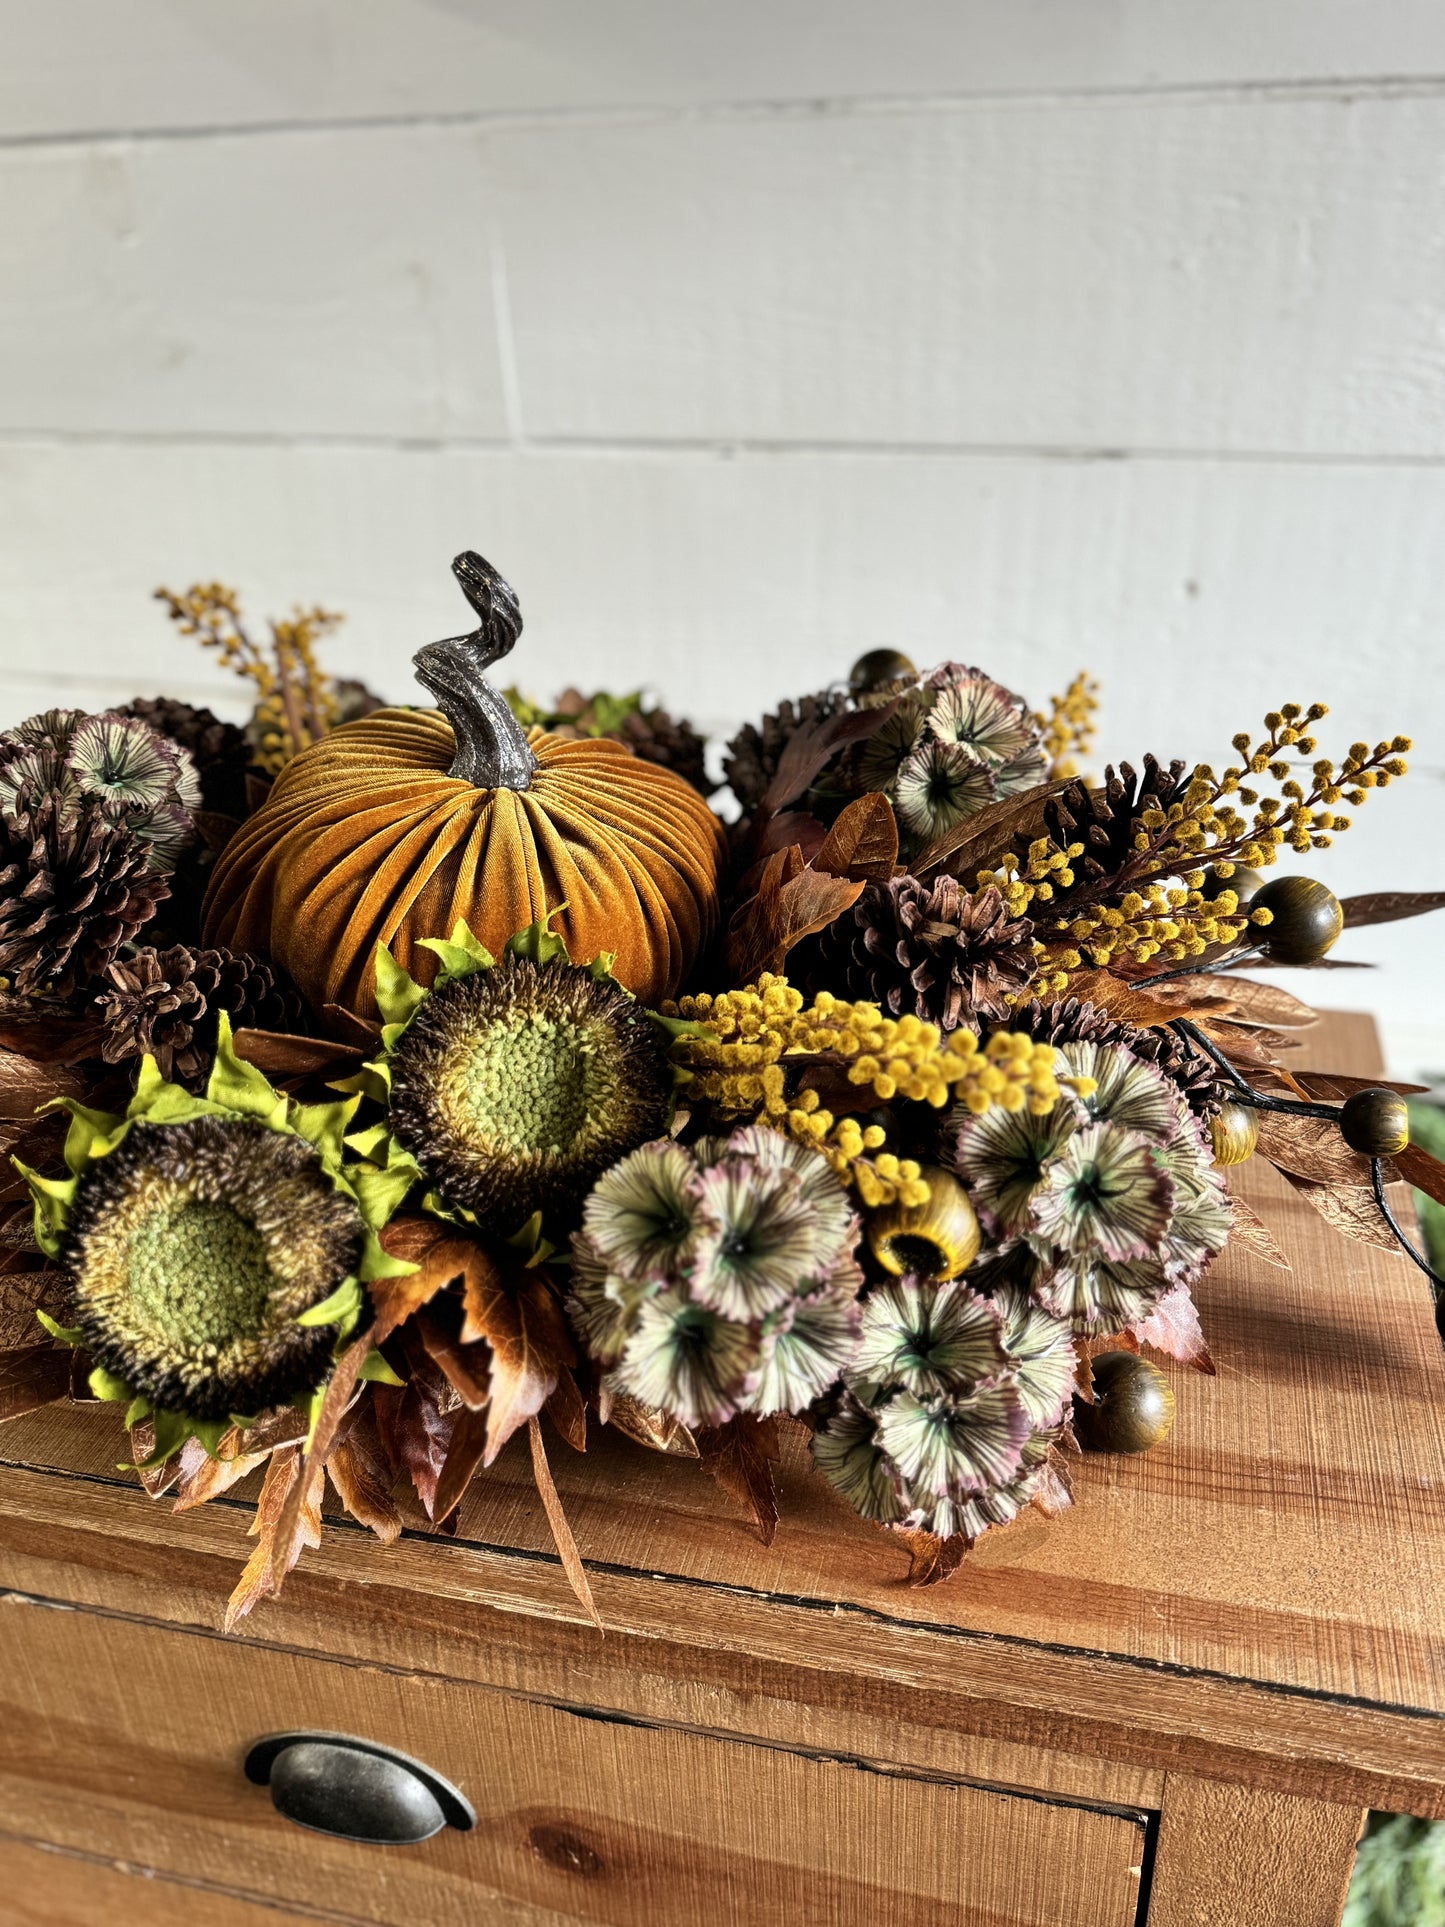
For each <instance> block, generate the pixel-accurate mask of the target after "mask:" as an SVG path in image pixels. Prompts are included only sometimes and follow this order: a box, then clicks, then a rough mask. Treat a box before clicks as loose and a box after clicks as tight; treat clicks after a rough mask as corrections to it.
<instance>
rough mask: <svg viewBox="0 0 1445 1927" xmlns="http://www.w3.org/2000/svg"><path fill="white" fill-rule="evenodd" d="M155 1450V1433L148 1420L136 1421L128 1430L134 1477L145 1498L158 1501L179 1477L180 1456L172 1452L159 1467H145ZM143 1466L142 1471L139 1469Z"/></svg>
mask: <svg viewBox="0 0 1445 1927" xmlns="http://www.w3.org/2000/svg"><path fill="white" fill-rule="evenodd" d="M155 1449H156V1432H155V1427H154V1425H152V1423H151V1421H150V1420H149V1419H148V1418H143V1419H138V1420H137V1421H136V1423H135V1424H134V1425H133V1426H132V1427H131V1428H130V1456H131V1462H132V1463H133V1464H134V1465H135V1467H136V1477H137V1478H138V1479H139V1480H140V1483H141V1490H142V1491H143V1492H144V1493H145V1495H146V1497H147V1498H150V1499H159V1498H163V1497H164V1495H165V1494H166V1493H167V1492H169V1491H170V1489H171V1487H172V1486H173V1485H175V1484H176V1483H177V1482H178V1481H179V1479H180V1476H181V1455H180V1453H179V1452H173V1453H172V1454H171V1456H170V1457H169V1458H168V1459H166V1460H165V1461H164V1462H163V1463H162V1464H160V1465H146V1463H145V1462H146V1460H147V1459H148V1458H149V1457H150V1455H151V1453H152V1452H154V1451H155ZM143 1466H144V1468H145V1469H144V1470H143V1471H142V1470H141V1469H140V1468H141V1467H143Z"/></svg>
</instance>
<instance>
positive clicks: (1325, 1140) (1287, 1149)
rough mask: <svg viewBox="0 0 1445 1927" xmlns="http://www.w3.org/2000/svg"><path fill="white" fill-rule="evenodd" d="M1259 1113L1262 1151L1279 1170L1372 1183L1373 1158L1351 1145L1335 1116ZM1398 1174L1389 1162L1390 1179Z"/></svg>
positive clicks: (1329, 1180) (1323, 1180) (1315, 1180)
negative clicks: (1363, 1155) (1371, 1165)
mask: <svg viewBox="0 0 1445 1927" xmlns="http://www.w3.org/2000/svg"><path fill="white" fill-rule="evenodd" d="M1256 1115H1257V1117H1258V1121H1259V1154H1260V1156H1261V1157H1264V1158H1268V1160H1269V1162H1270V1163H1271V1164H1273V1165H1275V1166H1276V1167H1277V1168H1278V1169H1279V1170H1281V1171H1285V1172H1288V1173H1289V1174H1290V1175H1292V1176H1294V1177H1299V1178H1308V1179H1309V1181H1310V1182H1311V1183H1312V1184H1344V1185H1357V1186H1359V1185H1366V1186H1367V1185H1368V1184H1369V1182H1370V1160H1369V1159H1368V1158H1364V1157H1361V1156H1360V1154H1359V1152H1358V1151H1352V1150H1351V1149H1350V1147H1349V1145H1348V1144H1346V1143H1345V1140H1344V1139H1343V1138H1342V1137H1341V1136H1340V1127H1339V1125H1338V1124H1336V1123H1335V1121H1334V1119H1333V1118H1325V1117H1290V1116H1288V1115H1287V1114H1283V1113H1280V1112H1277V1111H1260V1112H1258V1113H1256ZM1394 1176H1395V1173H1394V1171H1393V1169H1392V1168H1391V1167H1389V1166H1386V1167H1385V1178H1386V1182H1387V1183H1388V1182H1390V1181H1391V1180H1392V1179H1393V1178H1394Z"/></svg>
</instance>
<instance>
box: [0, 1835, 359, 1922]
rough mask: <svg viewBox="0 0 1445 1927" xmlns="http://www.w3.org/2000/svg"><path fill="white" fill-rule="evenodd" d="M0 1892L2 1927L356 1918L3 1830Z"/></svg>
mask: <svg viewBox="0 0 1445 1927" xmlns="http://www.w3.org/2000/svg"><path fill="white" fill-rule="evenodd" d="M0 1897H3V1900H0V1905H3V1917H4V1920H5V1922H6V1927H97V1923H98V1922H101V1921H116V1922H123V1923H126V1924H127V1927H129V1924H130V1923H132V1922H137V1923H138V1922H140V1921H144V1922H145V1924H146V1927H194V1923H195V1922H196V1921H197V1920H198V1919H200V1920H204V1922H205V1927H301V1923H306V1922H312V1921H318V1920H320V1921H339V1922H344V1923H345V1927H352V1921H353V1920H354V1919H355V1917H354V1916H347V1915H345V1914H340V1913H337V1912H335V1911H334V1910H333V1909H330V1908H328V1909H325V1910H321V1909H316V1908H311V1907H307V1908H305V1909H304V1910H298V1909H296V1908H293V1907H290V1906H286V1905H284V1904H281V1903H278V1902H275V1901H269V1900H257V1899H255V1898H254V1897H252V1896H249V1895H246V1894H243V1893H240V1892H236V1891H232V1890H231V1889H229V1888H223V1887H217V1886H213V1885H211V1884H209V1883H206V1882H200V1881H181V1880H176V1879H174V1878H170V1877H167V1876H166V1875H164V1874H158V1873H157V1872H156V1870H155V1868H154V1867H143V1866H139V1865H137V1864H136V1863H135V1862H134V1861H131V1860H107V1859H105V1858H103V1857H102V1856H100V1855H98V1854H90V1853H80V1852H77V1851H75V1850H73V1849H70V1848H64V1847H56V1846H53V1845H51V1844H50V1843H49V1842H42V1841H34V1840H17V1839H15V1838H13V1837H12V1836H11V1835H8V1834H0Z"/></svg>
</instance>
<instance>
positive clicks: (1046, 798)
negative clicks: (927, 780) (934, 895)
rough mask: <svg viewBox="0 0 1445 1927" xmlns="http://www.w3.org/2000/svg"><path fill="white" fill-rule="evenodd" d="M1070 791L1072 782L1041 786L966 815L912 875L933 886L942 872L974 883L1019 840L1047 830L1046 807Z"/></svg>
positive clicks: (917, 863)
mask: <svg viewBox="0 0 1445 1927" xmlns="http://www.w3.org/2000/svg"><path fill="white" fill-rule="evenodd" d="M1067 788H1068V783H1067V782H1066V781H1065V782H1056V783H1038V784H1035V786H1034V788H1033V789H1031V790H1020V791H1019V793H1018V794H1017V795H1016V796H1005V797H1002V798H1001V799H1000V800H999V801H998V802H997V803H990V804H989V806H988V808H987V809H986V810H979V811H978V812H977V813H976V814H975V815H973V816H966V817H965V818H964V820H963V821H962V822H961V823H958V824H956V825H955V826H954V827H953V829H951V830H945V831H944V833H943V835H942V836H937V837H935V838H934V839H933V841H932V842H931V843H930V844H928V845H927V846H926V848H925V849H923V850H922V851H920V853H919V854H918V856H917V857H915V858H914V860H913V862H912V863H911V864H910V865H909V869H910V870H911V872H912V874H913V875H914V876H916V877H918V878H919V879H920V881H922V882H924V883H930V882H932V880H933V879H934V877H936V876H937V875H938V874H939V873H940V872H941V871H943V870H947V872H948V874H949V875H950V876H955V877H958V878H959V879H960V880H961V881H967V882H971V881H972V879H973V876H974V873H975V872H976V871H978V870H992V869H995V868H996V867H997V863H998V859H999V858H1000V857H1002V855H1003V853H1004V851H1005V850H1007V849H1008V848H1009V846H1010V845H1011V844H1012V843H1013V842H1014V840H1015V839H1016V838H1018V837H1025V836H1027V837H1033V836H1037V835H1038V833H1039V831H1040V830H1041V829H1042V828H1043V823H1044V810H1045V807H1046V806H1047V805H1048V804H1049V803H1050V802H1051V801H1052V800H1053V798H1054V797H1056V796H1059V795H1061V794H1062V793H1063V791H1064V790H1066V789H1067Z"/></svg>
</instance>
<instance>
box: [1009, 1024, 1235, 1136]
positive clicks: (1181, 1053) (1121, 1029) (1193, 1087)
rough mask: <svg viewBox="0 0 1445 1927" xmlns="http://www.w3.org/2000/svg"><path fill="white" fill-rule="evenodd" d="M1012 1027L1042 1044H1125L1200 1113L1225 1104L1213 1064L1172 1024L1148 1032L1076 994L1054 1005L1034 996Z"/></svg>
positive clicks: (1210, 1111)
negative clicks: (1151, 1065) (1167, 1079)
mask: <svg viewBox="0 0 1445 1927" xmlns="http://www.w3.org/2000/svg"><path fill="white" fill-rule="evenodd" d="M1009 1028H1010V1029H1011V1030H1022V1031H1027V1032H1028V1034H1029V1036H1030V1037H1032V1038H1033V1039H1034V1040H1035V1042H1037V1043H1041V1044H1123V1045H1124V1046H1125V1047H1126V1048H1127V1049H1128V1050H1131V1051H1132V1052H1133V1053H1134V1055H1135V1056H1136V1057H1142V1058H1144V1059H1145V1060H1146V1062H1148V1063H1150V1064H1153V1065H1154V1066H1155V1068H1156V1069H1157V1070H1161V1071H1162V1072H1163V1073H1164V1075H1165V1076H1166V1077H1167V1078H1169V1080H1170V1081H1171V1082H1172V1083H1173V1084H1174V1085H1175V1087H1176V1088H1177V1089H1178V1091H1179V1093H1180V1095H1181V1096H1182V1097H1183V1099H1184V1101H1185V1103H1186V1104H1187V1105H1188V1106H1189V1108H1190V1110H1191V1111H1193V1112H1194V1113H1195V1115H1196V1116H1198V1117H1212V1116H1213V1115H1214V1113H1215V1112H1216V1111H1217V1110H1218V1109H1219V1107H1220V1104H1221V1103H1222V1102H1223V1099H1224V1092H1223V1091H1222V1089H1221V1088H1220V1083H1219V1073H1218V1071H1217V1070H1216V1069H1215V1067H1214V1065H1213V1064H1212V1063H1211V1062H1210V1061H1209V1059H1208V1058H1207V1057H1206V1056H1205V1055H1204V1053H1203V1051H1199V1050H1196V1049H1195V1048H1194V1046H1193V1045H1192V1044H1190V1043H1189V1042H1188V1041H1187V1039H1185V1038H1183V1037H1181V1036H1180V1035H1179V1033H1178V1031H1176V1030H1174V1029H1172V1028H1171V1027H1170V1026H1169V1025H1168V1024H1164V1025H1160V1026H1153V1027H1151V1028H1149V1029H1147V1030H1146V1029H1144V1028H1143V1027H1142V1026H1140V1025H1138V1024H1129V1023H1125V1022H1124V1021H1123V1020H1122V1019H1121V1018H1118V1017H1111V1016H1110V1015H1109V1014H1108V1012H1107V1011H1104V1010H1100V1008H1099V1007H1098V1005H1097V1004H1090V1003H1081V1002H1080V1001H1079V999H1078V998H1077V997H1066V998H1064V999H1062V1000H1061V1001H1058V1002H1055V1003H1050V1004H1042V1003H1040V1002H1039V1000H1038V999H1037V998H1036V997H1035V998H1032V999H1031V1000H1030V1001H1029V1002H1028V1003H1025V1004H1020V1005H1019V1006H1018V1008H1017V1009H1016V1010H1015V1011H1014V1013H1013V1015H1012V1017H1011V1018H1010V1020H1009Z"/></svg>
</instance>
